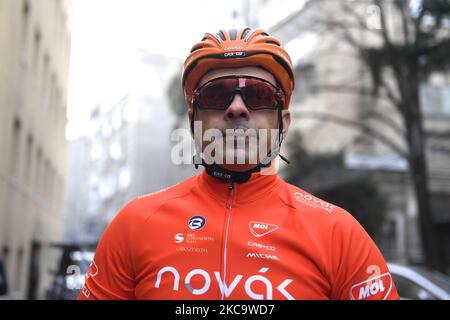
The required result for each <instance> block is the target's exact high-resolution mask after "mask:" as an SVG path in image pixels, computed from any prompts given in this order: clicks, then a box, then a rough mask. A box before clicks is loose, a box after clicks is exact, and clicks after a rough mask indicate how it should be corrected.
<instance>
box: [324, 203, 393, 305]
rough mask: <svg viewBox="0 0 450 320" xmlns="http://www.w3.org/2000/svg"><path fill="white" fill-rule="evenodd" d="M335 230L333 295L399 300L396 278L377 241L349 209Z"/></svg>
mask: <svg viewBox="0 0 450 320" xmlns="http://www.w3.org/2000/svg"><path fill="white" fill-rule="evenodd" d="M336 214H337V215H338V217H337V220H336V222H335V224H334V226H333V230H332V245H331V255H332V261H333V263H332V268H333V271H332V272H333V281H332V282H333V284H332V298H333V299H337V300H398V299H399V296H398V294H397V290H396V288H395V284H394V281H393V278H392V276H391V274H390V272H389V269H388V267H387V265H386V262H385V260H384V258H383V255H382V254H381V252H380V250H379V249H378V247H377V246H376V244H375V242H374V241H373V240H372V239H371V238H370V236H369V235H368V234H367V232H366V231H365V230H364V229H363V227H362V226H361V225H360V224H359V223H358V221H356V219H355V218H354V217H353V216H352V215H351V214H350V213H348V212H346V211H345V210H342V212H339V213H336Z"/></svg>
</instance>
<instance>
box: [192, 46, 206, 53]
mask: <svg viewBox="0 0 450 320" xmlns="http://www.w3.org/2000/svg"><path fill="white" fill-rule="evenodd" d="M200 49H203V46H198V47H195V48H192V50H191V53H192V52H194V51H197V50H200Z"/></svg>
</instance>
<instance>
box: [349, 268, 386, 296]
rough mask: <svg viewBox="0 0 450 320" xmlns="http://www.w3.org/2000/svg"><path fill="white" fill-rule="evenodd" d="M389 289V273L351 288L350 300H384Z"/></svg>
mask: <svg viewBox="0 0 450 320" xmlns="http://www.w3.org/2000/svg"><path fill="white" fill-rule="evenodd" d="M391 289H392V277H391V275H390V274H389V273H385V274H382V275H381V276H377V277H373V278H371V279H369V280H366V281H363V282H360V283H357V284H355V285H354V286H352V287H351V289H350V298H351V299H352V300H371V299H377V300H386V298H387V297H388V295H389V293H390V292H391Z"/></svg>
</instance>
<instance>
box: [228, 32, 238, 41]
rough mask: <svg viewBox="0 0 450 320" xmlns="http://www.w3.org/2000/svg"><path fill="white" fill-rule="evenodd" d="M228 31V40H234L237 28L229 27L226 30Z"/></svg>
mask: <svg viewBox="0 0 450 320" xmlns="http://www.w3.org/2000/svg"><path fill="white" fill-rule="evenodd" d="M228 33H229V34H230V40H236V37H237V30H236V29H231V30H229V31H228Z"/></svg>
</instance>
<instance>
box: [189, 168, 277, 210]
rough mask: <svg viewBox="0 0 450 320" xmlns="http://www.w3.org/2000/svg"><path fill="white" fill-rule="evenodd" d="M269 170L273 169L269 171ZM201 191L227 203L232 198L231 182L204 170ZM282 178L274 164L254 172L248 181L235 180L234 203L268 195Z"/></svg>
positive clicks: (199, 178) (201, 178)
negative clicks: (275, 169)
mask: <svg viewBox="0 0 450 320" xmlns="http://www.w3.org/2000/svg"><path fill="white" fill-rule="evenodd" d="M269 170H272V171H271V172H270V173H271V174H268V173H269ZM197 177H198V180H199V181H198V185H199V187H200V189H201V190H200V191H202V192H207V193H208V194H210V195H211V196H213V197H214V198H216V199H217V200H219V201H221V202H225V203H227V202H228V201H229V200H230V183H229V182H227V181H224V180H220V179H217V178H214V177H212V176H210V175H209V174H207V173H206V170H204V171H203V172H202V173H201V174H199V175H198V176H197ZM281 182H282V180H281V178H280V177H278V175H277V174H276V173H275V172H274V170H273V166H272V167H271V168H268V169H266V170H263V171H262V172H255V173H252V175H251V177H250V179H249V180H248V181H246V182H242V183H239V182H234V183H233V188H234V199H233V202H234V204H243V203H247V202H252V201H255V200H257V199H260V198H262V197H265V196H267V195H268V193H269V192H271V191H273V190H274V189H275V188H277V187H278V186H280V184H281Z"/></svg>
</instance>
